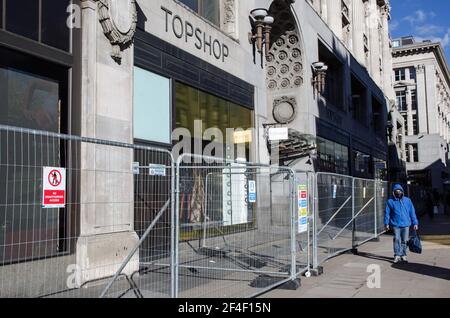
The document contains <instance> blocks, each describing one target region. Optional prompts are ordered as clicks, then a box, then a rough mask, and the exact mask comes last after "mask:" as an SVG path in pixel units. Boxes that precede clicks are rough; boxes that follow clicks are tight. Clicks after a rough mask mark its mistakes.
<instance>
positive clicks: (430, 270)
mask: <svg viewBox="0 0 450 318" xmlns="http://www.w3.org/2000/svg"><path fill="white" fill-rule="evenodd" d="M391 267H392V268H395V269H398V270H402V271H407V272H411V273H417V274H422V275H427V276H431V277H435V278H440V279H445V280H450V269H449V268H443V267H437V266H431V265H426V264H418V263H406V264H405V263H399V264H392V266H391Z"/></svg>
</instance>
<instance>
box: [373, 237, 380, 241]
mask: <svg viewBox="0 0 450 318" xmlns="http://www.w3.org/2000/svg"><path fill="white" fill-rule="evenodd" d="M379 241H380V237H379V236H377V237H375V238H374V239H373V240H372V242H379Z"/></svg>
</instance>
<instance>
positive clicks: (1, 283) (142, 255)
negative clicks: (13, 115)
mask: <svg viewBox="0 0 450 318" xmlns="http://www.w3.org/2000/svg"><path fill="white" fill-rule="evenodd" d="M135 161H139V162H140V164H141V165H142V166H147V165H148V164H149V163H153V164H160V165H164V166H166V168H167V169H166V171H167V174H166V177H161V176H154V175H150V174H148V173H147V172H148V169H147V168H145V169H147V172H146V171H145V169H141V170H140V171H141V173H140V174H135V173H134V172H135V171H136V169H134V168H133V162H135ZM172 166H173V165H172V160H171V155H170V153H168V152H167V151H164V150H159V149H152V148H146V147H138V146H134V145H128V144H122V143H115V142H110V141H102V140H97V139H92V138H80V137H76V136H67V135H61V134H53V133H48V132H40V131H33V130H28V129H21V128H12V127H6V126H0V189H1V191H0V193H1V195H0V297H98V296H99V295H100V293H101V291H102V290H103V288H104V286H105V285H106V283H107V282H108V281H109V279H110V277H111V276H112V275H114V273H115V272H116V270H117V268H118V267H119V266H120V264H121V263H122V261H123V259H124V258H125V257H126V256H127V254H128V251H129V250H130V249H131V248H133V247H134V246H135V245H136V243H137V242H138V240H139V236H140V235H142V233H143V231H144V229H145V227H146V226H147V224H148V223H150V222H151V221H152V219H153V218H154V215H155V211H158V210H159V209H160V207H162V206H163V205H164V202H166V201H167V200H168V199H170V194H171V181H170V179H171V178H172V173H171V169H168V167H172ZM45 167H57V168H59V170H58V171H60V172H62V173H63V172H65V175H66V182H65V186H64V185H63V187H64V190H65V202H64V203H65V204H63V205H62V207H59V206H58V207H56V206H51V207H49V206H48V205H47V206H44V197H43V190H44V189H43V185H44V182H47V180H46V179H47V176H46V175H44V171H45V170H44V168H45ZM53 175H54V180H53V179H52V178H50V177H51V176H53ZM60 178H61V176H59V175H58V173H56V174H49V175H48V183H51V182H53V181H55V182H56V183H58V182H60V183H64V182H61V181H62V180H61V179H60ZM58 179H59V180H58ZM56 183H55V184H56ZM51 194H56V192H51ZM58 196H59V199H61V194H60V193H58ZM52 200H53V199H52ZM47 203H48V202H47ZM170 210H171V207H169V209H168V212H167V213H166V215H165V216H164V217H162V218H161V219H160V221H159V222H158V224H157V228H156V229H155V232H154V235H153V237H152V239H150V240H149V241H148V243H147V244H146V245H143V246H142V248H141V249H140V250H139V252H137V253H135V254H134V255H132V258H131V260H130V262H129V263H128V264H127V266H126V267H125V268H124V271H123V272H122V273H121V275H120V279H118V280H117V281H116V282H115V284H114V286H113V288H112V289H111V290H110V294H109V295H110V296H113V297H117V296H124V297H128V296H132V297H135V296H137V295H139V289H141V290H144V289H151V290H152V291H155V293H153V294H152V295H155V294H156V292H159V291H160V290H163V291H161V294H162V295H170V293H167V292H166V289H167V288H166V285H167V281H166V278H162V277H160V278H157V279H154V278H152V279H151V280H150V279H147V280H146V279H143V277H142V274H143V273H144V269H145V271H148V270H149V269H151V268H154V266H155V265H149V262H151V261H154V260H156V259H162V258H164V257H165V256H166V255H167V254H168V253H170V237H171V236H170V231H169V230H170V227H169V222H168V216H170ZM143 265H145V266H143ZM133 280H134V281H133ZM168 286H169V289H170V282H169V284H168ZM144 287H145V288H144Z"/></svg>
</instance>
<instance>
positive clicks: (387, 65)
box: [381, 5, 395, 100]
mask: <svg viewBox="0 0 450 318" xmlns="http://www.w3.org/2000/svg"><path fill="white" fill-rule="evenodd" d="M389 19H390V7H389V6H388V5H385V6H383V7H382V8H381V24H382V28H383V39H382V41H383V52H382V54H383V85H384V91H385V94H386V95H387V97H388V98H389V99H391V100H393V99H395V93H394V89H393V83H392V69H393V67H392V50H391V40H390V38H389Z"/></svg>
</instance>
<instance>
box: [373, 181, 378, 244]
mask: <svg viewBox="0 0 450 318" xmlns="http://www.w3.org/2000/svg"><path fill="white" fill-rule="evenodd" d="M373 193H374V200H375V203H374V209H373V210H374V214H375V217H374V220H375V226H374V229H375V231H374V234H375V238H376V237H378V229H377V227H378V224H377V213H378V200H377V197H378V192H377V180H374V181H373Z"/></svg>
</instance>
